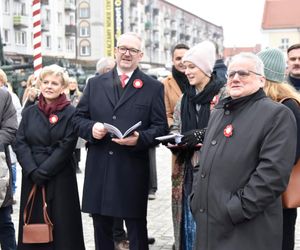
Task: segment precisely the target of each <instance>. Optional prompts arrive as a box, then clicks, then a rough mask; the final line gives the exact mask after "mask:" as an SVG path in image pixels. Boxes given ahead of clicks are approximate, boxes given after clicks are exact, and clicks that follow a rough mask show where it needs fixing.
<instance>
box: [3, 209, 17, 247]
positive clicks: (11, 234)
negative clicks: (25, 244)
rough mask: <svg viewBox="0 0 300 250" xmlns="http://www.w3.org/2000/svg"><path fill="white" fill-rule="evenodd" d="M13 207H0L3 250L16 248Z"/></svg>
mask: <svg viewBox="0 0 300 250" xmlns="http://www.w3.org/2000/svg"><path fill="white" fill-rule="evenodd" d="M11 212H12V207H11V206H9V207H1V208H0V245H1V249H2V250H16V249H17V246H16V237H15V228H14V224H13V223H12V221H11Z"/></svg>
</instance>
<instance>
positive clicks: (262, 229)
mask: <svg viewBox="0 0 300 250" xmlns="http://www.w3.org/2000/svg"><path fill="white" fill-rule="evenodd" d="M228 125H232V127H233V131H232V134H231V133H230V130H229V131H228V130H226V131H224V129H225V128H226V127H227V126H228ZM226 135H227V136H226ZM296 141H297V128H296V121H295V118H294V115H293V114H292V112H291V111H290V110H289V109H288V108H286V107H285V106H283V105H282V104H279V103H275V102H273V101H271V100H270V99H269V98H267V97H266V96H265V94H264V93H263V92H262V90H260V91H259V92H257V93H256V94H255V95H254V97H253V98H252V99H251V100H250V101H248V102H246V103H243V104H242V105H236V106H233V107H230V106H229V107H226V105H225V107H224V108H223V106H221V105H218V106H217V107H216V109H215V110H214V111H213V112H212V114H211V116H210V121H209V124H208V130H207V133H206V135H205V140H204V142H203V147H202V148H201V153H200V169H199V172H198V173H197V175H196V178H195V182H194V187H193V193H192V196H191V197H192V199H191V209H192V212H193V214H194V217H195V220H196V223H197V235H196V242H195V244H196V246H195V249H197V250H233V249H243V250H254V249H255V250H266V249H272V250H280V249H281V242H282V205H281V197H280V194H281V193H282V192H283V191H284V190H285V188H286V185H287V183H288V179H289V174H290V171H291V169H292V166H293V163H294V159H295V152H296Z"/></svg>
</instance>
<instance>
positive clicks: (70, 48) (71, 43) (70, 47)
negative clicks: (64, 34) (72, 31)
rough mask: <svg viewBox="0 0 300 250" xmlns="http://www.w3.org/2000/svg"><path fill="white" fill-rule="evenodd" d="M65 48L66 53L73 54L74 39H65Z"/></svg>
mask: <svg viewBox="0 0 300 250" xmlns="http://www.w3.org/2000/svg"><path fill="white" fill-rule="evenodd" d="M66 47H67V52H74V48H75V39H74V38H69V39H67V40H66Z"/></svg>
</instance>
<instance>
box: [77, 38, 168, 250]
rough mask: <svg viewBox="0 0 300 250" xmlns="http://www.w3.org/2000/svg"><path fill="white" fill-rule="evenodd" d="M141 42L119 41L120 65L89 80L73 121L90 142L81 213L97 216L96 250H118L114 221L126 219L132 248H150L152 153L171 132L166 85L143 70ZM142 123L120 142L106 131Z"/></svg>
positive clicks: (130, 39) (137, 40)
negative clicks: (167, 113) (108, 125)
mask: <svg viewBox="0 0 300 250" xmlns="http://www.w3.org/2000/svg"><path fill="white" fill-rule="evenodd" d="M141 43H142V41H141V38H140V37H139V36H138V35H137V34H135V33H125V34H123V35H121V36H120V37H119V40H118V44H117V47H116V48H115V56H116V62H117V65H116V67H115V68H114V69H113V70H111V71H109V72H108V73H105V74H103V75H101V76H96V77H93V78H91V79H90V80H89V83H88V84H87V87H86V89H85V91H84V94H83V96H82V98H81V101H80V102H79V104H78V106H77V112H76V114H75V117H74V120H73V121H74V125H75V128H76V129H77V130H78V132H79V135H80V137H82V138H84V139H86V140H87V141H88V155H87V162H86V171H85V182H84V190H83V202H82V210H83V212H86V213H91V214H92V217H93V222H94V230H95V245H96V249H104V250H113V249H114V242H113V237H112V226H113V218H114V217H118V218H123V219H124V220H125V223H126V227H127V230H128V238H129V241H130V249H131V250H144V249H145V250H147V249H148V242H147V221H146V216H147V198H148V186H149V185H148V183H149V154H148V150H149V148H150V147H153V146H154V145H156V143H157V142H156V141H155V137H157V136H160V135H165V134H166V133H167V120H166V112H165V106H164V99H163V96H164V92H163V91H164V90H163V85H162V84H161V83H160V82H158V81H157V80H155V79H153V78H151V77H150V76H147V75H146V74H144V73H143V72H142V71H140V70H139V68H138V63H139V62H140V60H141V59H142V56H143V52H142V51H141ZM125 74H126V75H125ZM120 78H121V79H122V82H123V85H124V84H125V86H124V87H122V86H121V80H120ZM124 79H125V80H124ZM139 121H141V126H139V127H138V128H137V129H136V130H134V132H133V133H131V134H129V136H127V137H125V138H121V139H120V138H114V136H113V135H112V134H111V133H108V131H107V129H106V128H105V127H104V123H109V124H112V125H114V126H115V127H117V128H118V129H120V131H121V132H122V133H124V132H125V131H126V130H127V129H128V128H129V127H131V126H132V125H134V124H136V123H137V122H139Z"/></svg>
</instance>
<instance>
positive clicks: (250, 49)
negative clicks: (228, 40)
mask: <svg viewBox="0 0 300 250" xmlns="http://www.w3.org/2000/svg"><path fill="white" fill-rule="evenodd" d="M259 51H261V44H256V45H255V47H231V48H224V52H223V57H224V58H228V57H232V56H234V55H236V54H239V53H241V52H252V53H254V54H257V53H258V52H259Z"/></svg>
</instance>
